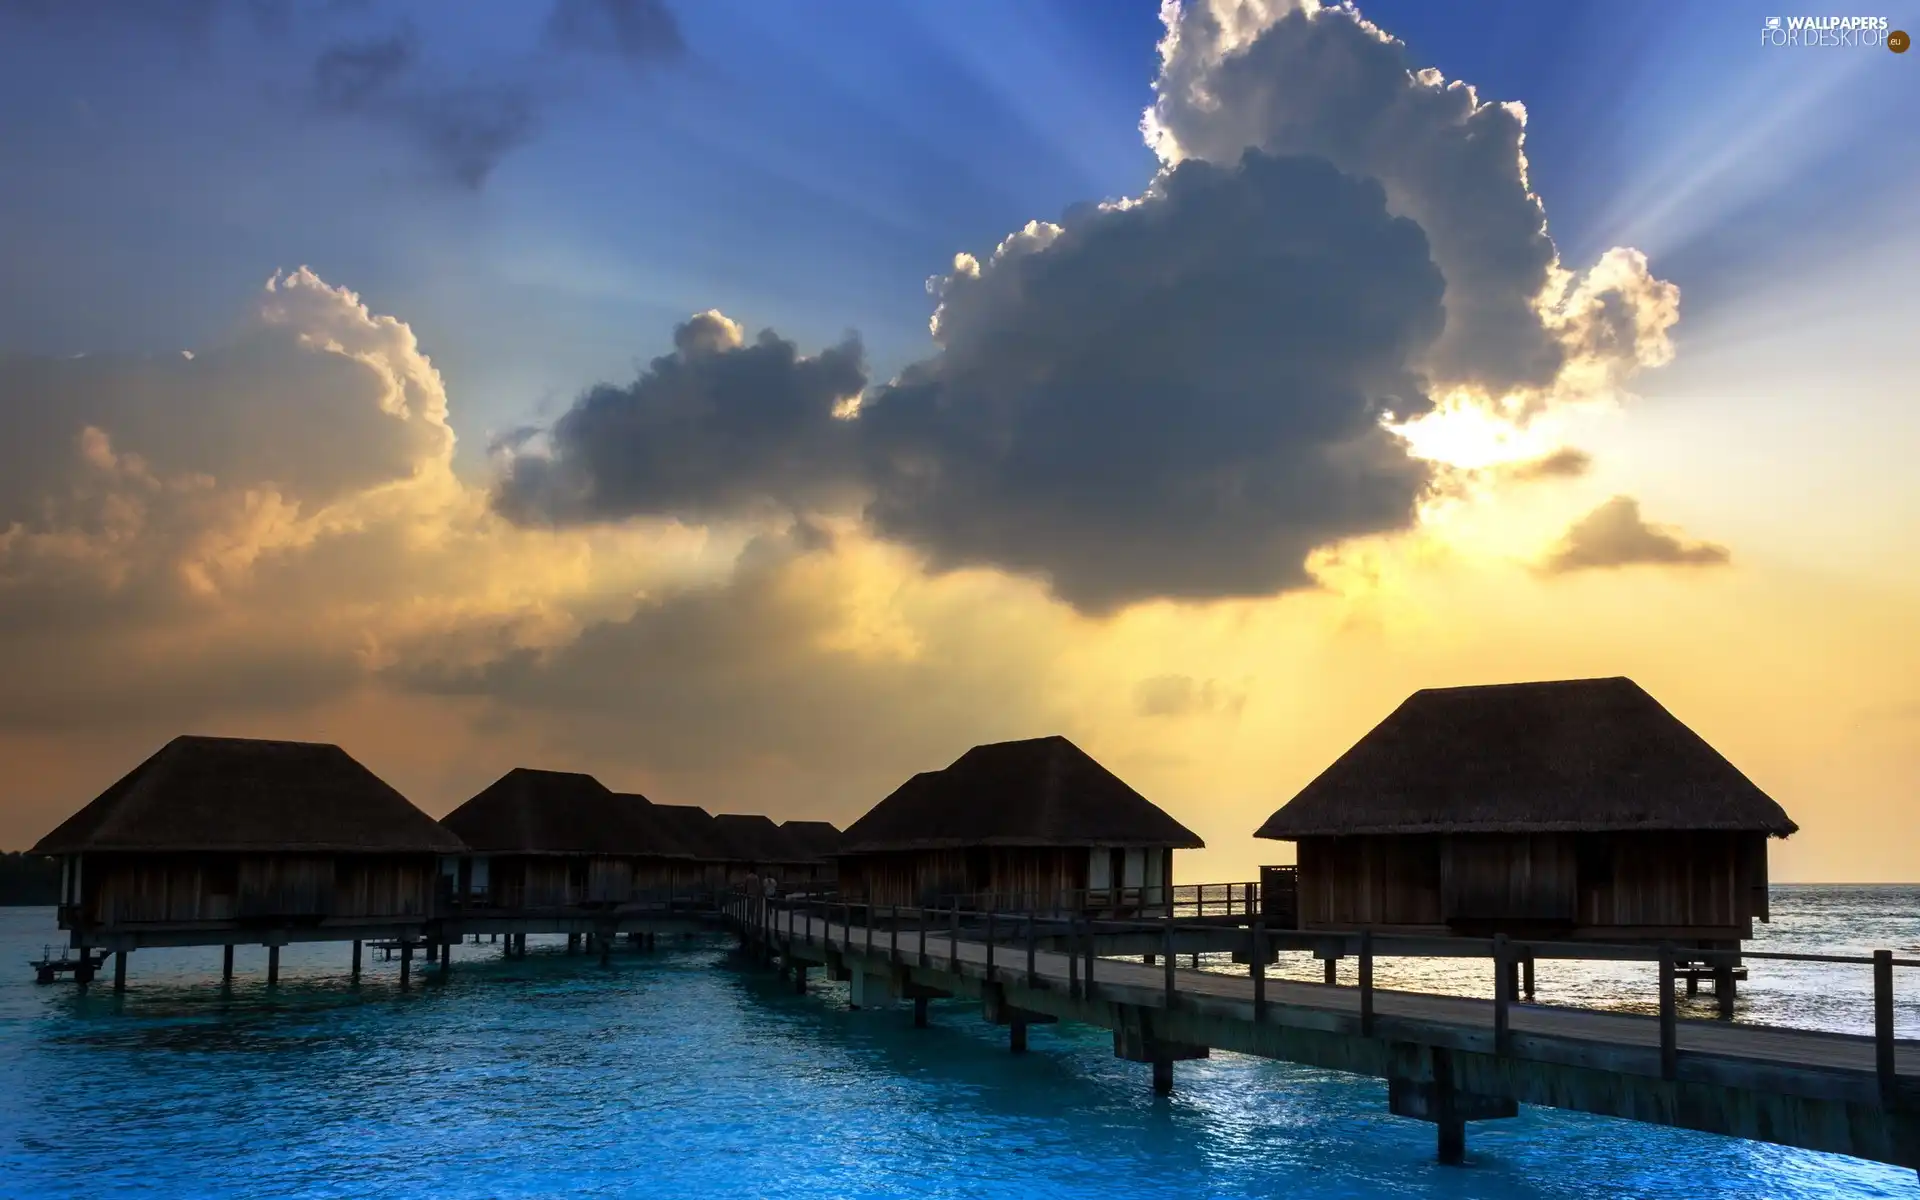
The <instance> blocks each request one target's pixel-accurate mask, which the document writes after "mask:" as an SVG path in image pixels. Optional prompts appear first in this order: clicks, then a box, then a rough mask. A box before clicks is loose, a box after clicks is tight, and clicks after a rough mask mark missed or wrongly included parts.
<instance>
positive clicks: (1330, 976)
mask: <svg viewBox="0 0 1920 1200" xmlns="http://www.w3.org/2000/svg"><path fill="white" fill-rule="evenodd" d="M1339 961H1340V960H1339V959H1337V958H1329V959H1327V969H1326V981H1327V982H1328V983H1334V982H1336V977H1335V975H1334V973H1333V967H1334V964H1335V963H1337V962H1339Z"/></svg>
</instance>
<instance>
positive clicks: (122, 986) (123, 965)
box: [113, 950, 129, 992]
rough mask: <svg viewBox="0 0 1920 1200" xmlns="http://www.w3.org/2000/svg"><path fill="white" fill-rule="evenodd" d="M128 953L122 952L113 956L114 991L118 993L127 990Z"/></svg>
mask: <svg viewBox="0 0 1920 1200" xmlns="http://www.w3.org/2000/svg"><path fill="white" fill-rule="evenodd" d="M128 953H129V951H126V950H122V951H120V952H119V953H117V954H115V955H114V956H113V990H114V991H116V992H124V991H126V990H127V955H128Z"/></svg>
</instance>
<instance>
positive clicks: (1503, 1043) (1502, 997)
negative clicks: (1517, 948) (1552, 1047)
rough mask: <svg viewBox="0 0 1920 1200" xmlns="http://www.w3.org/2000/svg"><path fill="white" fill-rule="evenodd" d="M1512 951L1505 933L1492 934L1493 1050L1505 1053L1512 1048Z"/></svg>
mask: <svg viewBox="0 0 1920 1200" xmlns="http://www.w3.org/2000/svg"><path fill="white" fill-rule="evenodd" d="M1513 967H1514V963H1513V951H1512V950H1511V949H1510V948H1509V947H1508V945H1507V935H1506V934H1504V933H1496V934H1494V935H1493V1052H1494V1053H1495V1054H1505V1053H1507V1051H1508V1050H1510V1049H1512V1046H1511V1044H1510V1043H1511V1042H1512V1040H1513V1036H1512V1032H1511V1023H1512V1020H1513V982H1514V978H1513V976H1514V972H1513Z"/></svg>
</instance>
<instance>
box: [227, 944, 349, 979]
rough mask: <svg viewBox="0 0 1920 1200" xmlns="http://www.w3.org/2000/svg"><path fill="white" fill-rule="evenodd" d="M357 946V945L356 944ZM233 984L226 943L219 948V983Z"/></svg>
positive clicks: (229, 951) (230, 946) (231, 953)
mask: <svg viewBox="0 0 1920 1200" xmlns="http://www.w3.org/2000/svg"><path fill="white" fill-rule="evenodd" d="M356 944H357V943H356ZM232 982H233V943H232V942H228V943H227V944H226V945H224V946H222V947H221V948H220V983H221V985H222V986H225V985H228V984H231V983H232Z"/></svg>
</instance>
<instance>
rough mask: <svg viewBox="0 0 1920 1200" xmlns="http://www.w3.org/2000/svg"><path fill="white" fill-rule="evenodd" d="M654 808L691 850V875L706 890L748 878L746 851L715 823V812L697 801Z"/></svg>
mask: <svg viewBox="0 0 1920 1200" xmlns="http://www.w3.org/2000/svg"><path fill="white" fill-rule="evenodd" d="M653 812H654V815H655V817H657V818H658V819H659V820H660V821H661V822H662V823H663V824H664V825H665V826H666V828H667V830H668V831H669V832H670V833H672V834H673V836H674V837H675V838H677V839H678V840H679V842H680V844H681V845H682V846H684V847H685V848H686V850H687V853H688V864H687V866H686V867H685V869H686V870H687V871H688V872H689V875H688V878H689V879H690V880H693V881H696V882H697V886H698V887H699V888H700V889H702V890H703V891H706V892H709V893H712V894H716V895H717V894H719V893H721V892H728V891H732V890H734V888H735V887H737V886H738V885H739V884H740V883H741V882H742V881H743V880H745V878H746V876H747V872H748V869H749V868H748V867H747V866H746V864H745V862H744V861H743V860H742V857H741V856H742V854H744V853H745V851H743V850H742V849H740V848H739V847H736V846H735V845H734V844H733V842H732V841H731V839H729V838H728V837H727V836H726V835H725V834H724V833H723V832H722V831H721V829H720V828H719V827H718V826H716V825H715V824H714V819H713V814H712V813H710V812H708V811H707V810H706V809H704V808H701V807H700V806H699V805H697V804H656V805H654V806H653Z"/></svg>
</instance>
